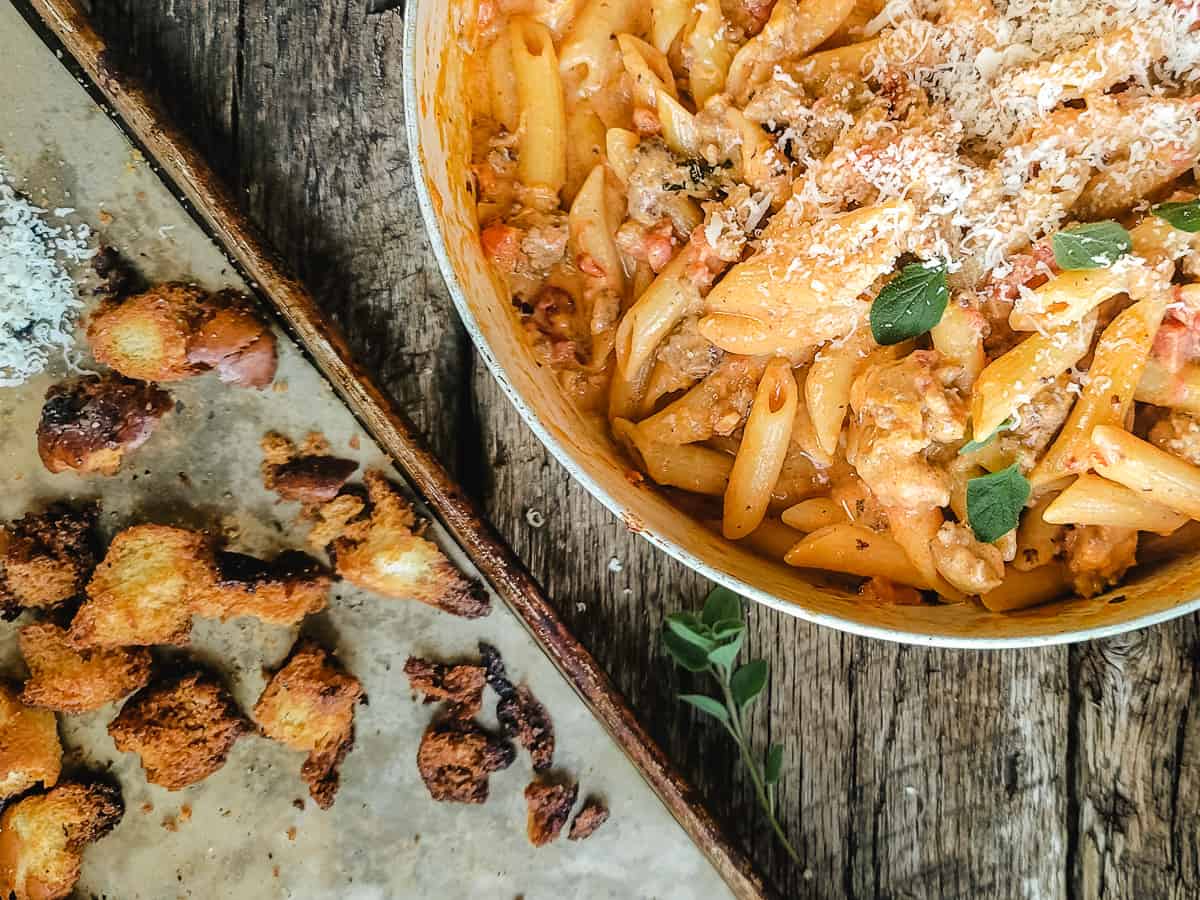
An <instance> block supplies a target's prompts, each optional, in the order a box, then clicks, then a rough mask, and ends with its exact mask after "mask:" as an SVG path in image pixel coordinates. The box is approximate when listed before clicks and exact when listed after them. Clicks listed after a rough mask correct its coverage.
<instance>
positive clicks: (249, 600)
mask: <svg viewBox="0 0 1200 900" xmlns="http://www.w3.org/2000/svg"><path fill="white" fill-rule="evenodd" d="M332 582H333V578H332V576H331V575H330V573H329V572H328V571H327V570H326V569H325V567H324V566H322V565H321V564H320V563H319V562H317V561H316V560H315V559H313V558H312V557H311V556H309V555H308V554H306V553H301V552H300V551H298V550H286V551H284V552H283V553H281V554H279V555H278V556H276V557H275V558H274V559H273V560H271V561H270V562H263V561H262V560H259V559H255V558H254V557H253V556H246V555H245V554H243V553H231V552H228V551H220V552H218V553H217V554H216V576H215V579H214V580H213V581H212V583H211V584H207V585H204V586H202V587H201V588H200V589H199V590H198V591H196V592H195V594H194V597H193V601H192V602H193V606H192V608H193V609H194V610H195V612H196V613H198V614H199V615H202V616H206V617H208V618H214V619H221V620H222V621H224V620H226V619H232V618H234V617H236V616H254V617H255V618H258V619H262V620H263V621H264V622H272V623H274V624H276V625H295V624H296V623H297V622H299V621H300V620H301V619H303V618H304V617H305V616H307V615H308V614H309V613H315V612H320V611H321V610H322V609H324V608H325V604H326V603H327V602H328V597H329V586H330V584H332Z"/></svg>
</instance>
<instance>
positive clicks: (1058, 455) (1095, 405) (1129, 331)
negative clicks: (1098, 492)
mask: <svg viewBox="0 0 1200 900" xmlns="http://www.w3.org/2000/svg"><path fill="white" fill-rule="evenodd" d="M1165 308H1166V299H1165V297H1162V296H1156V297H1151V298H1149V299H1146V300H1142V301H1140V302H1138V303H1135V304H1134V305H1133V306H1131V307H1129V308H1128V309H1126V310H1125V311H1124V312H1122V313H1121V314H1120V315H1119V316H1117V317H1116V318H1115V319H1113V321H1112V322H1111V323H1110V324H1109V326H1108V327H1107V328H1105V329H1104V333H1103V334H1102V335H1101V336H1100V340H1099V342H1098V343H1097V344H1096V354H1095V358H1094V360H1093V361H1092V365H1091V368H1089V369H1088V381H1087V384H1086V385H1085V386H1084V388H1083V392H1082V393H1081V394H1080V395H1079V399H1078V400H1077V401H1076V402H1075V405H1074V406H1073V407H1072V408H1071V414H1070V415H1069V416H1068V417H1067V421H1066V424H1065V425H1063V427H1062V431H1060V432H1059V433H1058V437H1057V438H1055V440H1054V443H1053V444H1051V446H1050V450H1049V451H1048V452H1047V453H1046V455H1045V456H1044V457H1043V458H1042V460H1041V462H1039V463H1038V464H1037V466H1036V467H1035V468H1034V470H1033V471H1032V472H1031V473H1030V475H1029V481H1030V484H1032V485H1033V487H1034V489H1035V490H1037V489H1039V488H1044V487H1045V485H1047V484H1048V483H1050V482H1053V481H1056V480H1058V479H1060V478H1062V477H1063V476H1064V475H1078V474H1079V473H1081V472H1085V471H1086V470H1087V468H1088V461H1089V454H1090V450H1091V434H1092V430H1093V429H1094V428H1096V426H1097V425H1116V426H1124V424H1125V420H1126V417H1127V416H1128V415H1129V412H1130V410H1131V409H1132V408H1133V395H1134V392H1135V390H1136V389H1137V386H1138V383H1139V382H1140V381H1141V380H1142V371H1143V370H1144V369H1145V367H1146V359H1147V357H1148V356H1149V354H1150V346H1151V344H1152V343H1153V342H1154V334H1155V332H1156V331H1157V330H1158V324H1159V322H1160V321H1161V319H1162V315H1163V310H1164V309H1165Z"/></svg>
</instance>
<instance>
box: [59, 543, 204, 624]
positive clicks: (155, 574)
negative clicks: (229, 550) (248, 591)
mask: <svg viewBox="0 0 1200 900" xmlns="http://www.w3.org/2000/svg"><path fill="white" fill-rule="evenodd" d="M214 577H215V576H214V563H213V555H212V549H211V548H210V546H209V544H208V541H207V540H205V538H204V536H203V535H200V534H197V533H196V532H193V531H186V530H184V529H182V528H170V527H168V526H165V525H135V526H133V527H132V528H126V529H125V530H124V531H122V532H120V533H119V534H118V535H117V536H116V537H115V538H114V539H113V542H112V544H111V545H110V546H109V548H108V553H107V554H106V555H105V557H104V559H103V561H102V562H101V563H100V565H99V566H98V567H97V568H96V571H95V574H93V575H92V579H91V581H89V582H88V585H87V600H86V602H85V603H84V604H83V606H81V607H80V608H79V612H78V613H76V615H75V619H74V621H73V622H71V629H70V636H71V642H72V643H73V644H74V645H75V646H76V647H127V646H133V645H139V646H144V645H149V644H186V643H187V641H188V636H189V634H190V633H191V628H192V606H191V604H192V598H193V597H194V596H196V595H197V594H198V593H200V592H202V591H204V590H206V589H208V588H209V587H210V586H211V584H212V582H213V579H214Z"/></svg>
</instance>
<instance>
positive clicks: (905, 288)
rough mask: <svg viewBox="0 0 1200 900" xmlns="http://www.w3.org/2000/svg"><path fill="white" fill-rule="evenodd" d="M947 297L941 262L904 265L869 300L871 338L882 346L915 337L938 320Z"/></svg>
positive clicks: (927, 329)
mask: <svg viewBox="0 0 1200 900" xmlns="http://www.w3.org/2000/svg"><path fill="white" fill-rule="evenodd" d="M949 299H950V291H949V289H948V288H947V287H946V266H945V265H944V264H943V263H937V264H935V265H932V266H931V265H927V264H925V263H911V264H910V265H907V266H905V267H904V268H903V269H901V270H900V274H899V275H897V276H896V277H895V278H893V279H892V280H891V281H889V282H888V283H887V284H886V285H884V287H883V290H881V291H880V292H879V296H877V297H876V298H875V302H874V303H872V304H871V334H873V335H874V336H875V342H876V343H877V344H883V345H885V346H886V345H890V344H899V343H900V342H901V341H907V340H908V339H909V338H915V337H919V336H920V335H922V334H924V333H925V332H927V331H929V329H931V328H933V326H934V325H936V324H937V323H938V322H940V321H942V313H944V312H945V311H946V303H947V301H948V300H949Z"/></svg>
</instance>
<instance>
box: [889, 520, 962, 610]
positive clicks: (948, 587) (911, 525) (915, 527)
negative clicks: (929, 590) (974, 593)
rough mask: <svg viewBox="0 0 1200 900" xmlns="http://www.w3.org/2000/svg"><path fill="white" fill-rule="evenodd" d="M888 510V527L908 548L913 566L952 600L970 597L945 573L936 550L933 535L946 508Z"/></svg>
mask: <svg viewBox="0 0 1200 900" xmlns="http://www.w3.org/2000/svg"><path fill="white" fill-rule="evenodd" d="M887 514H888V531H889V532H890V533H891V535H892V538H893V539H894V540H895V541H896V543H897V544H899V545H900V546H901V547H902V548H903V549H904V552H905V553H906V554H907V555H908V558H909V560H910V561H911V562H912V564H913V566H915V567H916V569H917V571H918V572H920V573H921V576H922V577H923V578H925V579H926V580H927V581H928V582H929V583H930V584H931V585H933V589H934V590H935V591H937V592H938V594H939V596H941V597H942V598H943V599H944V600H948V601H950V602H951V603H961V602H962V601H964V600H966V599H967V597H966V594H964V593H963V592H962V591H960V590H959V589H958V588H956V587H954V585H952V584H950V582H948V581H947V580H946V579H945V578H944V577H942V574H941V572H939V571H938V567H937V559H936V557H935V556H934V553H933V539H934V538H935V537H936V536H937V533H938V529H939V528H941V527H942V523H943V522H945V517H944V516H943V515H942V511H941V510H940V509H903V508H900V507H890V508H889V509H888V511H887Z"/></svg>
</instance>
